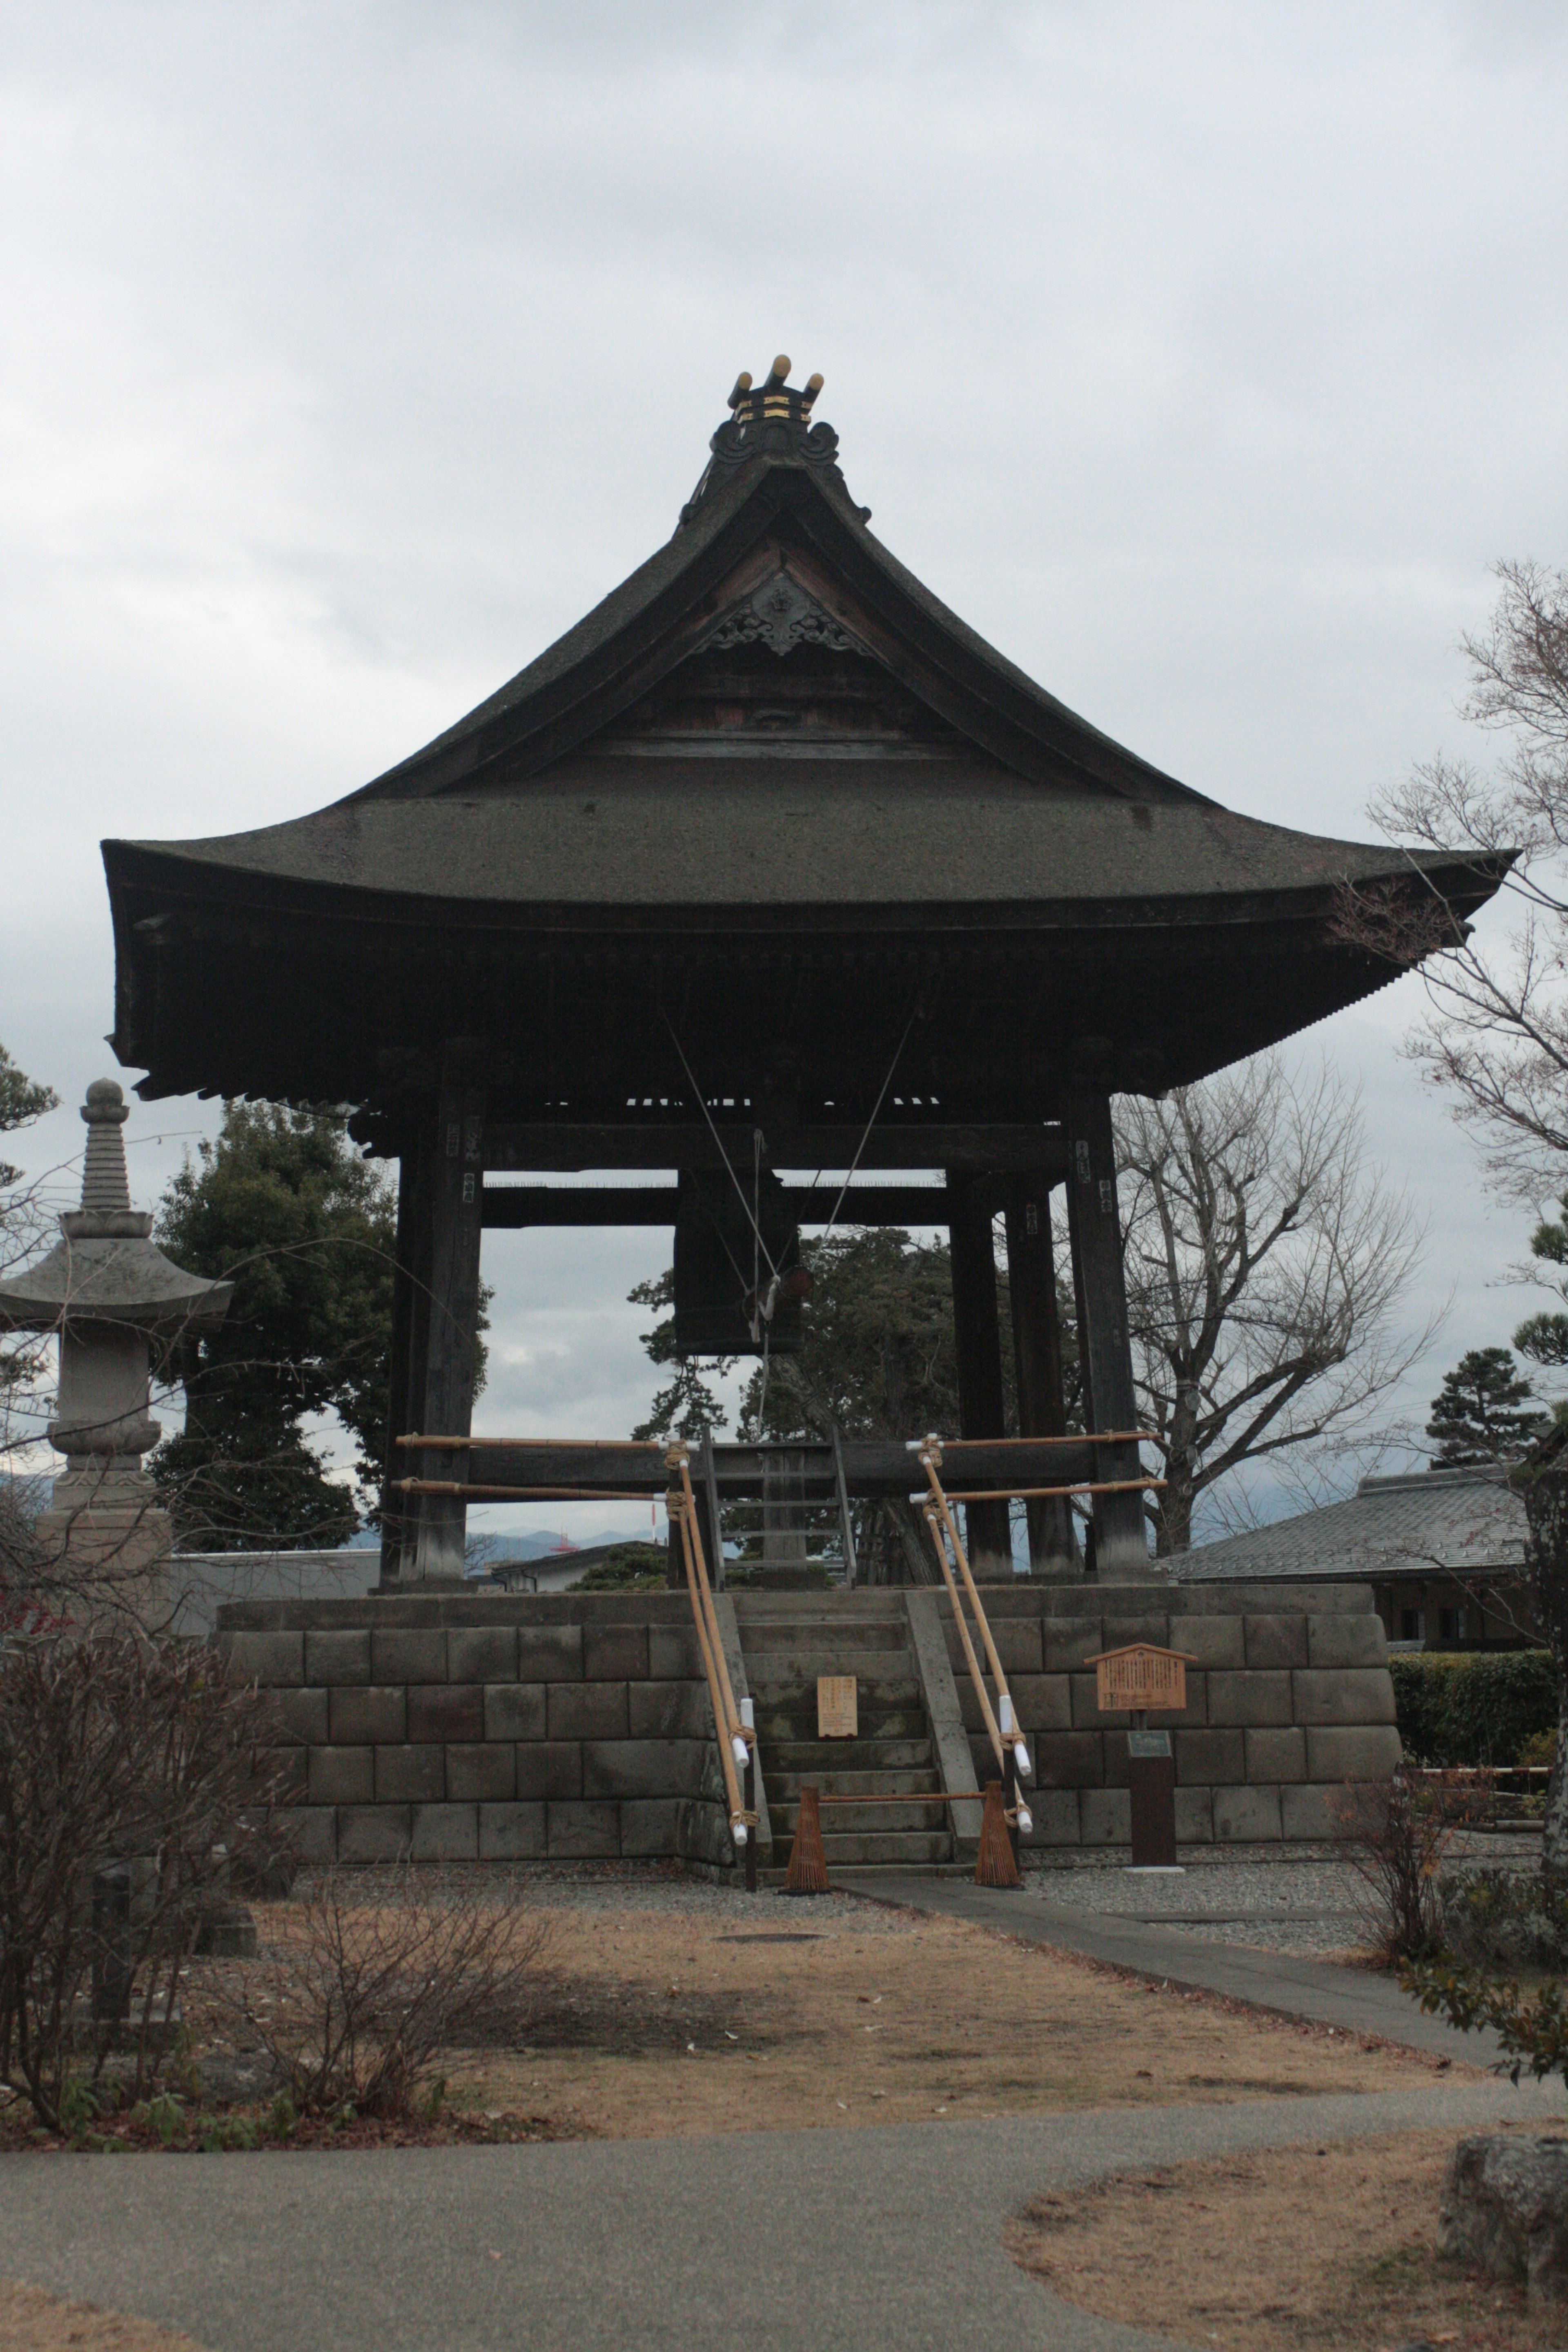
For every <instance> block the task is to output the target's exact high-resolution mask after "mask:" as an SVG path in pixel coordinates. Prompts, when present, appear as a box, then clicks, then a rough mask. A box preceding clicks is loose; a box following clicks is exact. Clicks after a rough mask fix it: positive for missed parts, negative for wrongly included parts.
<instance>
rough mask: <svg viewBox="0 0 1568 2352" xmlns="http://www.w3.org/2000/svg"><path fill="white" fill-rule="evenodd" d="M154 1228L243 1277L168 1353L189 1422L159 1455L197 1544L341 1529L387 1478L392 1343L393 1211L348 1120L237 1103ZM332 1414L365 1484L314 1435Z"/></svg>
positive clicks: (195, 1266) (184, 1253)
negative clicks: (335, 1463) (205, 1323)
mask: <svg viewBox="0 0 1568 2352" xmlns="http://www.w3.org/2000/svg"><path fill="white" fill-rule="evenodd" d="M157 1232H158V1240H159V1243H160V1245H161V1246H162V1247H163V1249H165V1250H167V1252H168V1254H169V1255H170V1256H171V1257H172V1258H174V1260H175V1262H176V1263H177V1264H178V1265H183V1266H184V1267H186V1268H187V1269H188V1270H189V1271H190V1272H191V1273H193V1274H203V1275H207V1276H214V1277H216V1278H218V1279H221V1280H232V1281H233V1283H234V1286H235V1291H234V1299H233V1303H232V1305H231V1306H230V1307H229V1311H228V1314H227V1316H226V1318H225V1319H224V1321H223V1323H222V1324H221V1325H219V1326H218V1328H216V1330H213V1331H209V1332H204V1333H202V1334H200V1335H199V1336H192V1337H191V1338H189V1339H185V1340H184V1341H182V1342H181V1343H180V1344H179V1345H178V1347H177V1348H176V1349H175V1351H174V1355H173V1357H172V1359H171V1361H170V1363H169V1365H168V1366H167V1367H166V1368H165V1369H166V1370H167V1371H168V1372H169V1373H171V1374H172V1375H173V1376H174V1378H175V1379H177V1380H179V1381H182V1382H183V1384H184V1391H185V1426H184V1431H183V1432H182V1433H180V1434H179V1435H178V1436H175V1437H171V1438H169V1439H166V1440H165V1442H164V1443H163V1444H162V1445H161V1446H160V1447H159V1448H158V1450H157V1452H156V1454H153V1458H152V1461H151V1463H150V1465H149V1467H150V1468H151V1470H152V1473H153V1478H154V1480H155V1481H156V1483H157V1486H158V1487H159V1490H160V1492H161V1494H162V1495H163V1497H164V1499H165V1501H166V1502H167V1504H168V1507H169V1509H170V1511H171V1513H172V1514H173V1517H174V1525H175V1528H176V1529H177V1530H178V1532H179V1536H180V1538H181V1540H182V1542H183V1543H184V1544H185V1545H186V1547H187V1548H189V1549H200V1548H201V1547H202V1546H204V1545H205V1546H209V1547H211V1548H213V1549H217V1548H220V1547H221V1548H225V1549H227V1548H231V1547H234V1546H238V1547H240V1548H242V1549H265V1548H268V1547H271V1546H273V1545H286V1546H287V1545H293V1546H315V1545H330V1544H337V1543H342V1542H345V1541H346V1540H347V1538H349V1537H350V1536H351V1535H352V1534H353V1531H354V1529H355V1528H356V1527H357V1526H358V1525H359V1522H360V1517H361V1513H362V1509H363V1507H365V1506H366V1505H367V1504H368V1503H369V1501H370V1500H371V1496H372V1492H373V1489H374V1482H375V1480H376V1478H377V1476H378V1475H379V1465H378V1464H377V1460H376V1457H377V1455H378V1454H379V1452H380V1449H381V1444H382V1437H383V1431H384V1420H385V1413H386V1395H387V1386H388V1375H389V1362H390V1352H391V1342H392V1276H393V1263H394V1253H395V1244H396V1234H397V1213H396V1203H395V1197H394V1194H393V1191H392V1187H391V1186H390V1185H389V1184H388V1182H387V1181H386V1179H385V1177H384V1175H382V1174H381V1173H380V1171H378V1170H376V1169H374V1167H371V1166H368V1165H367V1164H366V1163H365V1162H364V1161H363V1160H361V1159H360V1158H359V1157H358V1155H357V1153H356V1152H355V1151H354V1150H353V1146H352V1145H351V1143H350V1142H349V1139H348V1138H347V1135H346V1134H345V1132H344V1129H343V1123H342V1119H341V1118H336V1117H334V1116H332V1115H331V1114H329V1113H321V1112H314V1111H296V1110H289V1109H287V1108H282V1107H280V1106H278V1105H274V1104H267V1103H228V1104H226V1106H225V1108H224V1120H223V1128H222V1131H221V1132H220V1134H219V1135H218V1138H217V1139H216V1142H213V1143H204V1144H203V1145H202V1147H201V1150H200V1153H199V1155H198V1157H197V1159H196V1160H191V1159H190V1158H189V1157H187V1159H186V1160H185V1164H184V1167H183V1168H182V1169H181V1171H180V1172H179V1174H178V1175H177V1176H175V1177H174V1181H172V1183H171V1184H170V1185H169V1187H168V1190H167V1192H165V1193H164V1196H163V1203H162V1209H161V1213H160V1216H159V1221H158V1228H157ZM328 1412H331V1413H335V1414H336V1416H337V1418H338V1420H339V1421H340V1422H341V1423H342V1426H343V1427H344V1428H345V1429H346V1430H347V1431H348V1432H349V1433H350V1434H351V1435H352V1436H353V1438H355V1439H356V1440H357V1442H358V1444H359V1448H360V1458H359V1460H358V1461H357V1463H356V1464H355V1477H356V1479H357V1481H358V1486H359V1492H358V1494H357V1495H356V1493H355V1490H354V1488H353V1486H349V1485H346V1484H344V1483H343V1482H342V1480H341V1479H338V1478H333V1477H331V1476H330V1475H329V1474H328V1470H327V1465H326V1461H325V1459H324V1457H323V1455H322V1454H321V1451H320V1450H319V1447H318V1446H317V1445H315V1444H312V1443H311V1442H310V1439H309V1438H308V1437H307V1436H306V1434H305V1432H304V1429H303V1426H302V1424H303V1423H304V1422H305V1421H306V1420H307V1418H308V1417H310V1416H315V1415H321V1414H323V1413H328Z"/></svg>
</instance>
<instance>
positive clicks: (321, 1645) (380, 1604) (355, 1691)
mask: <svg viewBox="0 0 1568 2352" xmlns="http://www.w3.org/2000/svg"><path fill="white" fill-rule="evenodd" d="M216 1643H217V1646H218V1647H219V1649H220V1650H221V1651H222V1652H223V1653H224V1654H226V1658H227V1660H228V1664H229V1669H230V1672H231V1673H233V1674H234V1675H238V1676H243V1677H245V1678H246V1679H247V1680H248V1679H252V1678H254V1679H255V1680H256V1681H258V1683H260V1684H261V1685H262V1686H263V1688H264V1689H266V1690H267V1691H268V1693H269V1694H270V1695H271V1698H272V1706H273V1719H274V1722H275V1724H276V1727H277V1731H276V1736H277V1740H278V1748H277V1751H276V1752H277V1756H278V1759H279V1761H280V1762H281V1763H282V1765H283V1767H284V1769H285V1772H286V1774H287V1779H288V1788H289V1794H290V1795H291V1796H292V1798H293V1800H294V1804H293V1807H292V1808H291V1811H290V1820H291V1822H292V1824H293V1826H294V1827H295V1829H296V1830H297V1832H299V1834H300V1840H301V1846H302V1851H303V1852H304V1853H305V1854H306V1855H307V1856H308V1857H309V1858H310V1859H312V1860H316V1861H331V1860H333V1859H336V1860H338V1861H341V1862H382V1861H388V1860H392V1859H394V1858H395V1857H397V1856H398V1855H401V1854H404V1853H408V1854H411V1855H413V1856H414V1857H415V1858H416V1859H421V1860H443V1861H496V1862H501V1861H516V1860H524V1859H534V1858H540V1857H552V1858H557V1859H563V1860H566V1859H572V1860H582V1859H589V1858H595V1859H597V1858H604V1857H607V1856H615V1855H637V1856H647V1855H658V1854H665V1855H684V1856H687V1857H689V1858H690V1859H693V1860H699V1861H710V1862H719V1861H728V1860H729V1858H730V1844H729V1833H728V1830H727V1827H726V1821H725V1814H724V1810H723V1805H722V1801H721V1799H722V1789H721V1780H720V1778H719V1766H718V1758H717V1754H716V1751H715V1748H714V1744H713V1738H712V1716H711V1711H710V1705H709V1699H708V1685H707V1684H706V1683H705V1682H704V1681H703V1679H702V1670H701V1662H700V1657H699V1655H698V1651H697V1643H696V1638H695V1636H694V1634H693V1633H692V1628H691V1612H690V1606H689V1602H688V1601H687V1600H686V1598H685V1596H684V1595H683V1594H680V1593H669V1594H665V1593H658V1592H656V1593H635V1594H619V1593H602V1594H601V1593H592V1594H589V1593H584V1594H572V1593H563V1594H533V1593H517V1594H497V1595H487V1596H485V1597H484V1598H479V1597H478V1596H474V1597H470V1596H468V1595H463V1594H456V1595H453V1596H451V1597H447V1596H440V1597H435V1596H409V1597H407V1598H404V1597H402V1596H395V1597H394V1596H387V1597H379V1596H375V1595H367V1596H365V1597H364V1598H363V1599H361V1600H349V1601H271V1602H237V1603H232V1604H230V1605H228V1606H226V1607H224V1608H221V1609H220V1610H219V1611H218V1624H217V1633H216ZM733 1675H734V1662H733V1661H731V1677H732V1678H733Z"/></svg>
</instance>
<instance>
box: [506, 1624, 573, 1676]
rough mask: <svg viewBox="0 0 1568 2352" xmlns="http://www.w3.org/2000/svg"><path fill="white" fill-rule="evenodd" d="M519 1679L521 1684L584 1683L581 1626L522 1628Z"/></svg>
mask: <svg viewBox="0 0 1568 2352" xmlns="http://www.w3.org/2000/svg"><path fill="white" fill-rule="evenodd" d="M517 1678H518V1681H519V1682H520V1683H574V1682H581V1680H582V1678H583V1628H582V1627H581V1625H520V1626H519V1627H518V1629H517Z"/></svg>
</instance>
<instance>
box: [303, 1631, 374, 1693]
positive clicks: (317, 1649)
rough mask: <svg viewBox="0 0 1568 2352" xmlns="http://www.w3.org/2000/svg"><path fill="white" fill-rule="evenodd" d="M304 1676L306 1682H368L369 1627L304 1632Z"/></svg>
mask: <svg viewBox="0 0 1568 2352" xmlns="http://www.w3.org/2000/svg"><path fill="white" fill-rule="evenodd" d="M304 1678H305V1680H306V1681H307V1682H308V1683H368V1682H369V1680H370V1628H369V1627H368V1626H365V1627H364V1628H363V1630H355V1629H353V1628H349V1629H346V1630H339V1631H338V1632H335V1633H307V1634H306V1635H305V1677H304Z"/></svg>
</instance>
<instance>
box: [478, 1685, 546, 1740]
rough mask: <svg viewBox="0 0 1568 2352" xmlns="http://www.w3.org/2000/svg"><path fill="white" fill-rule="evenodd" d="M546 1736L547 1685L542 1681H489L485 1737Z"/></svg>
mask: <svg viewBox="0 0 1568 2352" xmlns="http://www.w3.org/2000/svg"><path fill="white" fill-rule="evenodd" d="M543 1737H544V1685H543V1684H542V1683H487V1684H486V1685H485V1738H487V1739H542V1738H543Z"/></svg>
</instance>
